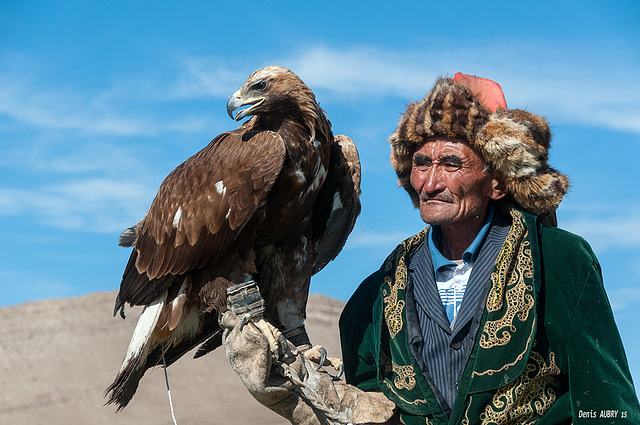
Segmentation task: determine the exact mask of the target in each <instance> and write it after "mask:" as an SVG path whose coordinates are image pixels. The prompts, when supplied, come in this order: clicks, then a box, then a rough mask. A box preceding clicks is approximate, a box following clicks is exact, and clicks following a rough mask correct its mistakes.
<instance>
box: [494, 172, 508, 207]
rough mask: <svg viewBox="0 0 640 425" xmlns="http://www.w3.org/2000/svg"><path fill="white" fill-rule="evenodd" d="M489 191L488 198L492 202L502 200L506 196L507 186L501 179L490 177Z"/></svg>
mask: <svg viewBox="0 0 640 425" xmlns="http://www.w3.org/2000/svg"><path fill="white" fill-rule="evenodd" d="M491 189H492V191H491V196H490V198H491V199H493V200H494V201H497V200H498V199H502V198H504V197H505V196H506V195H507V185H505V183H504V180H503V179H502V177H499V176H495V175H494V176H492V177H491Z"/></svg>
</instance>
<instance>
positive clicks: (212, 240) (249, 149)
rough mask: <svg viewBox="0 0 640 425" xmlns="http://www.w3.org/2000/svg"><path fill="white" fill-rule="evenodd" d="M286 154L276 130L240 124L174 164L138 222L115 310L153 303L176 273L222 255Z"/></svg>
mask: <svg viewBox="0 0 640 425" xmlns="http://www.w3.org/2000/svg"><path fill="white" fill-rule="evenodd" d="M284 158H285V147H284V143H283V141H282V138H281V137H280V136H279V135H278V134H277V133H274V132H271V131H263V132H250V131H243V130H240V129H239V130H235V131H231V132H227V133H223V134H221V135H219V136H218V137H216V138H215V139H214V140H213V141H212V142H211V143H210V144H209V145H208V146H207V147H205V148H204V149H202V150H201V151H200V152H198V153H197V154H195V155H194V156H192V157H191V158H189V159H187V160H186V161H185V162H184V163H182V164H181V165H179V166H178V167H177V168H176V169H175V170H173V171H172V172H171V174H169V176H167V178H166V179H165V180H164V182H163V183H162V185H161V186H160V189H159V190H158V194H157V195H156V198H155V199H154V201H153V203H152V205H151V207H150V208H149V212H148V213H147V215H146V216H145V217H144V219H143V220H142V221H141V222H140V224H139V225H138V228H137V231H136V239H135V243H134V250H133V252H132V254H131V258H130V259H129V263H128V264H127V266H126V268H125V272H124V276H123V279H122V283H121V286H120V292H119V294H118V298H117V300H116V309H118V307H119V306H123V305H124V303H125V302H128V303H130V304H131V305H140V304H148V303H149V302H151V301H152V300H153V299H155V298H156V297H157V296H158V295H160V294H161V293H162V292H163V291H164V290H165V289H166V288H167V287H168V286H169V285H170V284H171V283H172V282H173V280H174V276H175V275H180V274H182V273H185V272H187V271H189V270H193V269H197V268H201V267H204V266H206V265H208V264H212V263H214V262H215V261H217V260H219V259H220V258H221V257H222V256H223V255H224V254H225V252H226V250H227V249H228V248H229V246H230V245H231V244H232V243H233V241H234V240H235V238H236V237H237V236H238V234H239V233H240V232H241V231H242V229H243V228H244V226H245V225H246V224H247V222H248V221H249V219H250V218H251V216H252V215H253V213H254V212H255V211H256V209H257V208H258V207H259V205H260V204H261V203H262V202H263V201H264V199H265V198H266V196H267V194H268V193H269V190H270V189H271V188H272V186H273V184H274V183H275V181H276V179H277V177H278V175H279V173H280V170H281V168H282V165H283V162H284Z"/></svg>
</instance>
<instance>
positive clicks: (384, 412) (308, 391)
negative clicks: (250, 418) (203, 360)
mask: <svg viewBox="0 0 640 425" xmlns="http://www.w3.org/2000/svg"><path fill="white" fill-rule="evenodd" d="M235 310H236V311H238V309H237V308H236V309H235ZM253 320H254V319H252V318H251V313H250V312H247V313H246V314H244V315H243V316H242V317H238V316H237V315H236V314H235V313H234V311H233V309H231V310H227V311H226V312H225V313H223V314H222V315H221V318H220V325H221V327H222V328H223V329H224V333H223V337H222V344H223V346H224V348H225V352H226V354H227V358H228V359H229V363H230V364H231V367H232V368H233V370H234V371H235V372H236V374H237V375H238V376H239V377H240V379H241V380H242V382H243V383H244V385H245V387H247V389H248V390H249V392H250V393H251V395H252V396H253V397H254V398H255V399H256V400H257V401H258V402H260V403H261V404H263V405H264V406H266V407H268V408H269V409H271V410H273V411H274V412H276V413H278V414H279V415H281V416H283V417H284V418H286V419H288V420H289V421H290V422H291V423H292V424H296V425H303V424H304V425H307V424H309V425H310V424H332V423H343V424H348V423H352V424H368V423H372V424H374V423H376V424H382V423H386V424H390V423H396V421H397V416H394V413H395V404H394V403H393V402H391V401H390V400H389V399H387V398H386V397H385V396H384V395H383V394H382V393H376V392H364V391H362V390H359V389H357V388H355V387H354V386H352V385H348V384H345V383H344V382H341V381H334V380H333V378H332V377H331V376H330V375H329V374H327V373H326V372H321V371H317V370H316V365H315V364H313V363H311V362H310V361H309V360H307V359H306V358H305V357H304V355H302V354H301V353H297V352H295V347H294V346H293V345H291V344H289V343H288V342H287V341H286V340H284V339H283V338H280V341H282V343H283V344H286V345H285V347H281V351H282V352H284V354H283V355H282V356H281V357H280V359H275V358H274V357H273V355H272V350H271V347H270V346H269V342H268V340H267V338H266V337H265V336H264V335H263V334H262V332H261V331H260V330H259V329H258V327H256V326H255V324H254V323H253Z"/></svg>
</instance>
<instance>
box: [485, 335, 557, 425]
mask: <svg viewBox="0 0 640 425" xmlns="http://www.w3.org/2000/svg"><path fill="white" fill-rule="evenodd" d="M534 345H535V342H534ZM559 374H560V368H559V367H558V366H557V365H556V361H555V353H550V354H549V364H548V365H547V364H546V363H545V360H544V358H543V357H542V356H541V355H540V354H539V353H537V352H535V351H532V352H531V356H529V361H528V362H527V365H526V367H525V369H524V371H523V372H522V374H521V375H520V376H519V377H518V378H517V379H516V380H515V381H513V382H512V383H510V384H509V385H507V386H505V387H503V388H500V389H499V390H498V391H497V392H496V393H495V394H494V396H493V398H492V400H491V404H490V405H488V406H487V407H486V408H485V409H484V412H483V413H482V414H481V415H480V419H481V420H482V424H499V425H512V424H525V423H526V424H533V423H535V422H537V421H538V420H539V419H540V417H541V416H542V415H544V414H545V413H546V412H547V410H549V408H550V407H551V406H552V405H553V403H555V401H556V390H557V389H558V388H559V386H560V383H559V381H558V379H557V378H556V376H557V375H559Z"/></svg>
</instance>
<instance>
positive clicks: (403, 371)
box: [380, 352, 416, 390]
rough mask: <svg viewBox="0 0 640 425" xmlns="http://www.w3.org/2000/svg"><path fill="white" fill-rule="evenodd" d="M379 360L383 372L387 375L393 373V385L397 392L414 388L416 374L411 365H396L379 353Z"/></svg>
mask: <svg viewBox="0 0 640 425" xmlns="http://www.w3.org/2000/svg"><path fill="white" fill-rule="evenodd" d="M380 358H381V359H382V362H383V364H384V371H385V372H386V373H387V375H388V374H390V373H392V372H393V373H394V374H395V376H394V377H393V385H395V387H396V388H398V389H399V390H402V389H406V390H412V389H413V388H414V387H415V386H416V373H415V371H414V369H413V366H412V365H406V366H402V365H397V364H395V363H394V362H393V361H392V360H391V359H390V358H389V357H387V356H386V355H385V354H384V353H382V352H381V353H380Z"/></svg>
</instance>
